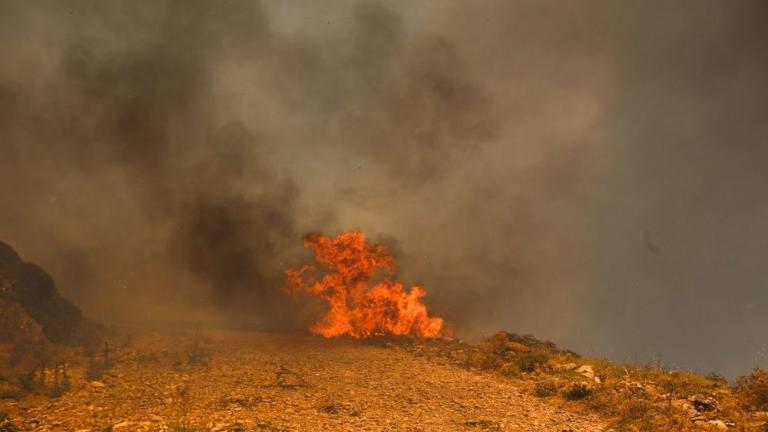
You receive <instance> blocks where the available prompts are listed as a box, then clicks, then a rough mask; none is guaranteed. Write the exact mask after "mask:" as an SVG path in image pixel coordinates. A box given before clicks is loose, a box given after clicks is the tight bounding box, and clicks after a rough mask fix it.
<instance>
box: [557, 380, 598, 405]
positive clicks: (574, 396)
mask: <svg viewBox="0 0 768 432" xmlns="http://www.w3.org/2000/svg"><path fill="white" fill-rule="evenodd" d="M591 394H592V389H590V388H589V387H587V385H586V384H583V383H578V384H573V385H572V386H571V387H570V388H568V390H566V391H565V393H564V394H563V396H564V397H565V398H566V399H567V400H570V401H576V400H582V399H584V398H586V397H587V396H589V395H591Z"/></svg>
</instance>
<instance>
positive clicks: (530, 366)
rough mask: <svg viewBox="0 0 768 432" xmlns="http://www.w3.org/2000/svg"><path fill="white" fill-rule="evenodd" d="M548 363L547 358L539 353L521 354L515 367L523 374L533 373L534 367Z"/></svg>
mask: <svg viewBox="0 0 768 432" xmlns="http://www.w3.org/2000/svg"><path fill="white" fill-rule="evenodd" d="M548 361H549V356H548V355H546V354H544V353H540V352H530V353H526V354H523V355H522V356H521V357H520V359H519V360H518V361H517V367H518V368H520V370H521V371H523V372H533V371H534V370H536V365H541V364H545V363H546V362H548Z"/></svg>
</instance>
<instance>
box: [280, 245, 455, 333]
mask: <svg viewBox="0 0 768 432" xmlns="http://www.w3.org/2000/svg"><path fill="white" fill-rule="evenodd" d="M304 247H306V248H310V249H313V250H314V251H315V262H313V263H307V264H305V265H303V266H301V267H300V268H298V269H289V270H286V271H285V274H286V284H285V290H286V291H287V292H288V293H289V294H290V295H291V296H292V297H294V298H296V297H297V296H298V295H299V293H301V292H307V293H312V294H316V295H318V296H319V297H320V298H321V299H323V300H324V301H325V302H327V303H328V306H329V309H328V312H327V313H326V315H325V316H324V317H323V318H322V319H320V320H319V321H318V322H316V323H314V324H313V325H312V326H311V327H310V331H311V332H312V333H314V334H317V335H321V336H324V337H334V336H341V335H350V336H352V337H355V338H364V337H369V336H380V335H388V334H391V335H416V336H420V337H435V336H438V335H439V334H440V331H441V329H442V328H443V319H442V318H436V317H430V316H429V314H428V313H427V307H426V306H425V305H424V303H422V302H421V298H422V297H424V296H425V295H426V291H425V290H424V289H423V288H421V287H418V286H414V287H412V288H411V290H410V292H409V291H406V289H405V288H404V287H403V284H401V283H400V282H396V281H393V280H391V279H390V277H391V275H392V272H393V271H394V268H395V261H394V258H393V257H392V255H390V254H389V252H388V251H387V248H386V246H385V245H384V244H380V243H368V242H366V241H365V236H364V235H363V233H362V232H360V231H349V232H343V233H341V234H339V235H338V236H336V238H335V239H334V238H330V237H326V236H323V235H321V234H308V235H307V236H305V237H304ZM319 266H322V267H325V268H327V269H328V271H327V273H325V274H323V275H322V277H318V271H319V268H318V267H319ZM379 270H381V271H383V272H384V274H385V279H384V280H383V281H382V282H379V283H377V284H375V285H374V286H372V287H371V286H370V285H371V280H372V279H373V277H374V276H375V275H376V272H377V271H379Z"/></svg>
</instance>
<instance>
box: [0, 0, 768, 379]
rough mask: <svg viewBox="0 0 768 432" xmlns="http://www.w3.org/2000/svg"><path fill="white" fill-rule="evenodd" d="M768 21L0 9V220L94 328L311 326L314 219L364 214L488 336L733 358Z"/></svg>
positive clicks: (61, 5) (641, 6)
mask: <svg viewBox="0 0 768 432" xmlns="http://www.w3.org/2000/svg"><path fill="white" fill-rule="evenodd" d="M765 16H766V8H765V6H764V5H763V4H762V3H760V2H751V1H746V0H745V1H741V2H737V3H729V4H727V5H726V4H723V3H719V2H714V1H712V2H693V1H691V2H678V3H675V4H672V5H670V4H662V3H661V2H659V3H651V4H649V3H647V2H634V1H630V2H622V3H621V4H616V3H613V2H609V1H599V0H589V1H582V2H578V3H569V4H563V3H562V2H550V1H543V2H542V1H517V2H484V3H482V4H474V3H473V4H470V3H466V2H440V3H433V4H427V3H424V4H413V3H412V2H375V1H361V2H351V3H349V2H324V3H322V4H318V3H313V2H306V3H295V2H276V1H264V2H250V1H249V2H245V1H242V2H241V1H226V2H203V1H191V2H190V1H183V2H182V1H171V0H167V1H152V2H149V1H147V2H138V3H137V2H132V3H131V4H130V5H125V4H120V3H117V2H115V3H111V2H107V3H100V4H93V3H92V2H85V1H82V2H81V1H67V2H24V3H21V2H10V1H9V2H3V1H0V54H1V55H2V58H3V59H4V61H3V62H2V64H0V130H2V131H3V139H2V140H0V152H1V154H2V157H1V158H0V202H2V203H3V206H2V207H1V209H0V238H2V239H3V240H5V241H7V242H9V243H10V244H12V245H13V246H14V247H15V248H16V249H17V250H18V251H19V252H20V253H21V254H22V255H23V256H24V258H25V259H27V260H29V261H34V262H38V263H40V264H41V265H42V266H43V267H44V268H46V269H47V270H49V271H50V273H51V274H52V275H53V276H54V278H55V279H56V280H57V282H58V284H59V285H60V287H61V289H62V291H63V292H64V293H65V294H67V295H69V296H70V297H72V298H73V299H74V300H75V301H76V303H78V304H81V305H82V306H83V308H84V310H85V311H86V312H87V313H89V314H92V315H95V316H97V317H98V316H102V317H115V316H120V317H122V318H125V319H139V320H140V319H152V320H158V319H196V318H197V317H198V316H209V315H211V314H213V315H215V314H217V313H218V311H225V313H226V315H227V316H229V317H235V318H236V319H244V318H245V317H248V318H249V319H254V318H255V319H256V320H257V321H259V324H261V325H290V323H291V320H292V319H293V318H287V319H283V317H292V316H294V314H292V313H291V311H290V310H289V308H290V306H289V305H288V304H287V303H286V302H285V299H284V298H283V297H281V296H280V294H279V289H278V287H279V285H280V284H281V282H282V281H281V277H282V275H281V270H282V269H284V268H286V267H289V266H290V265H292V264H294V263H295V262H296V261H297V260H298V259H300V258H301V256H302V255H301V254H302V253H306V252H302V251H301V250H300V238H301V235H302V234H303V233H305V232H307V231H321V232H324V233H326V234H334V233H335V232H337V231H339V230H346V229H350V228H359V229H362V230H363V231H364V232H366V233H367V234H368V235H369V237H371V238H374V239H375V238H380V239H381V238H384V239H386V238H389V239H394V241H395V242H396V248H395V250H396V251H397V252H398V257H397V258H398V265H399V268H398V272H399V274H398V279H401V280H403V281H404V282H407V283H411V282H413V283H419V284H421V285H423V286H425V287H426V288H427V290H428V295H427V297H426V298H425V302H426V303H427V304H428V305H429V306H430V308H431V310H432V311H433V312H434V313H436V314H438V315H444V316H445V317H446V318H447V320H448V321H449V322H451V323H452V324H453V325H454V327H455V328H456V330H457V331H458V333H459V334H460V335H462V336H478V335H481V334H484V333H488V332H490V331H493V330H496V329H499V328H505V329H509V330H512V331H517V332H530V333H534V334H536V335H539V336H542V337H549V338H552V339H554V340H555V341H557V342H560V343H561V344H562V345H565V346H568V347H569V348H573V349H575V350H577V351H581V352H584V353H587V354H595V355H608V356H611V357H613V358H617V359H622V360H624V359H629V360H637V361H644V360H648V359H651V358H660V359H662V360H664V361H666V362H669V363H671V364H674V365H678V366H683V367H689V368H696V369H699V370H704V371H709V370H714V371H718V372H721V373H724V374H726V375H732V374H733V373H736V372H739V371H743V370H746V369H747V368H748V367H749V366H751V364H752V363H753V362H754V361H756V360H759V359H756V358H755V354H756V353H757V352H758V351H759V350H758V347H761V346H766V345H768V340H765V336H764V334H763V333H764V332H763V331H762V329H764V328H765V324H766V321H765V318H764V316H763V315H764V314H761V305H762V304H764V303H765V301H766V300H767V299H766V296H765V294H764V293H763V291H765V290H764V289H762V287H763V286H764V285H765V283H766V282H768V279H767V278H766V276H767V275H768V274H766V272H765V271H764V269H763V267H764V266H763V265H762V263H761V259H760V257H762V256H765V254H766V252H768V246H767V245H766V242H765V238H766V234H768V225H767V224H766V222H765V220H768V219H767V218H766V215H767V214H768V206H766V205H765V204H764V201H765V200H763V199H762V194H763V190H764V186H765V184H766V180H767V179H766V175H765V169H764V167H765V166H766V162H768V145H766V137H767V136H768V130H767V126H766V124H765V121H764V119H765V117H766V113H768V107H766V100H768V98H767V97H766V96H768V88H767V87H768V85H767V84H766V81H765V80H764V78H763V77H764V76H766V72H768V71H767V70H766V69H768V64H767V60H766V58H768V57H766V56H765V52H764V51H765V48H764V43H763V42H762V41H763V40H766V39H768V38H766V36H768V35H767V34H766V30H765V27H764V26H763V25H762V22H763V21H764V18H765ZM233 311H237V312H239V313H233Z"/></svg>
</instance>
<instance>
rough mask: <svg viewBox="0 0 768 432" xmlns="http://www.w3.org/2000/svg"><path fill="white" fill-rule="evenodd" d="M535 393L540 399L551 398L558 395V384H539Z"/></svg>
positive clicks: (542, 382) (546, 382)
mask: <svg viewBox="0 0 768 432" xmlns="http://www.w3.org/2000/svg"><path fill="white" fill-rule="evenodd" d="M533 393H534V394H535V395H536V396H538V397H550V396H554V395H556V394H557V384H555V383H554V381H541V382H537V383H536V386H535V387H534V388H533Z"/></svg>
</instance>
